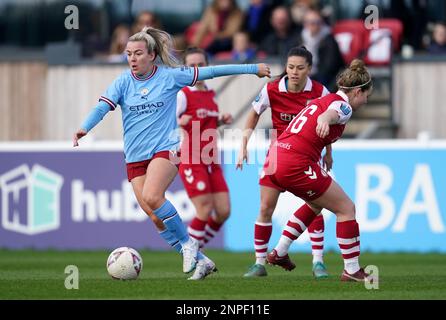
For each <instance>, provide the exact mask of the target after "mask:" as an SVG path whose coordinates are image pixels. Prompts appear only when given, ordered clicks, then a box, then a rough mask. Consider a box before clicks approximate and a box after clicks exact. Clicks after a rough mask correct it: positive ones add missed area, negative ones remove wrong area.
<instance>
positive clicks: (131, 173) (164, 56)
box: [73, 27, 270, 273]
mask: <svg viewBox="0 0 446 320" xmlns="http://www.w3.org/2000/svg"><path fill="white" fill-rule="evenodd" d="M125 51H126V53H127V60H128V65H129V67H130V69H129V70H126V71H124V72H123V73H122V74H121V75H120V76H118V77H117V78H116V79H115V80H114V81H113V83H112V84H111V85H110V86H109V87H108V89H107V90H106V91H105V93H104V94H103V95H102V96H101V97H100V98H99V103H98V104H97V106H96V107H95V108H94V109H93V110H92V111H91V112H90V114H89V115H88V116H87V118H86V119H85V121H84V122H83V123H82V125H81V127H80V129H79V130H78V131H77V132H76V133H75V134H74V137H73V145H74V146H78V140H79V139H81V138H82V137H84V136H85V135H86V134H87V133H88V132H89V131H90V130H91V129H93V127H94V126H96V125H97V124H98V123H99V122H100V121H101V120H102V118H103V117H104V116H105V115H106V114H107V113H108V112H109V111H111V110H115V108H116V107H117V106H118V105H120V107H121V112H122V124H123V130H124V133H123V136H124V154H125V162H126V165H127V176H128V180H129V181H130V182H131V184H132V187H133V191H134V193H135V196H136V198H137V200H138V203H139V205H140V206H141V208H142V209H143V210H144V211H145V212H146V213H147V214H148V215H149V216H150V218H151V219H152V221H153V222H154V223H155V225H156V227H157V228H158V230H159V232H160V234H161V236H162V237H163V238H164V239H165V240H166V241H167V242H168V243H169V244H171V245H172V246H173V247H175V248H176V249H177V250H178V251H180V250H181V251H182V254H183V272H185V273H189V272H191V271H192V270H194V269H195V266H196V264H197V260H199V259H203V258H204V257H203V256H202V254H200V253H199V252H198V242H197V241H195V240H194V239H192V238H190V237H189V235H188V233H187V230H186V228H185V227H184V225H183V222H182V220H181V218H180V216H179V215H178V213H177V209H176V208H175V207H174V206H173V205H172V203H171V202H170V201H169V200H167V199H166V198H165V192H166V190H167V188H168V187H169V185H170V184H171V183H172V181H173V179H174V178H175V176H176V174H177V171H178V169H177V166H176V164H177V163H178V159H177V157H175V155H176V152H177V150H178V146H179V138H178V135H177V134H174V133H175V132H176V129H177V119H176V97H177V93H178V91H180V90H181V88H183V87H184V86H193V85H195V83H196V82H197V81H198V80H205V79H210V78H214V77H220V76H226V75H232V74H256V75H257V76H259V77H264V76H269V75H270V71H269V67H268V66H267V65H266V64H262V63H260V64H246V65H222V66H212V67H202V68H198V67H194V68H189V67H185V66H179V65H178V62H177V60H176V59H175V57H174V55H173V52H174V49H173V42H172V38H171V36H170V35H169V34H168V33H167V32H165V31H162V30H159V29H155V28H151V27H145V28H144V29H143V30H142V31H141V32H138V33H136V34H134V35H133V36H131V37H130V38H129V41H128V43H127V46H126V50H125ZM158 57H159V60H160V62H161V63H155V60H156V59H157V58H158Z"/></svg>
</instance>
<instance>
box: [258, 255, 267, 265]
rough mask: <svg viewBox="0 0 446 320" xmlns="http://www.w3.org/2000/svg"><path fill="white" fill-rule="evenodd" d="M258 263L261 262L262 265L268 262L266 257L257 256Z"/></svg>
mask: <svg viewBox="0 0 446 320" xmlns="http://www.w3.org/2000/svg"><path fill="white" fill-rule="evenodd" d="M256 264H261V265H262V266H264V265H265V264H266V258H265V257H262V258H256Z"/></svg>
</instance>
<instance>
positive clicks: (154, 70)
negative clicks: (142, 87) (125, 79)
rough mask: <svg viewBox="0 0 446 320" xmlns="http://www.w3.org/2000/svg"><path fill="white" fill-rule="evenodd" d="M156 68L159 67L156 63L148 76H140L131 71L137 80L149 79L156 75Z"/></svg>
mask: <svg viewBox="0 0 446 320" xmlns="http://www.w3.org/2000/svg"><path fill="white" fill-rule="evenodd" d="M156 70H158V67H157V66H156V65H154V66H153V68H152V72H150V73H149V74H148V75H146V76H142V77H138V76H137V75H136V74H134V73H133V72H132V71H130V73H131V74H132V77H133V79H135V80H138V81H147V80H149V79H150V78H152V77H153V76H154V75H155V73H156Z"/></svg>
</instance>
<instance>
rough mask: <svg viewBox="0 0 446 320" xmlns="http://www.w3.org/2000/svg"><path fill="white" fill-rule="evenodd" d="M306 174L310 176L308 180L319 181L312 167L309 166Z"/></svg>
mask: <svg viewBox="0 0 446 320" xmlns="http://www.w3.org/2000/svg"><path fill="white" fill-rule="evenodd" d="M304 173H305V174H306V175H308V178H310V179H311V180H315V179H317V174H316V171H313V168H311V166H308V170H307V171H304Z"/></svg>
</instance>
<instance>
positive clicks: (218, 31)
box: [192, 0, 243, 54]
mask: <svg viewBox="0 0 446 320" xmlns="http://www.w3.org/2000/svg"><path fill="white" fill-rule="evenodd" d="M242 23H243V12H242V11H241V10H240V8H239V7H238V6H237V3H236V2H235V0H214V1H213V2H212V4H211V5H210V6H208V7H207V8H206V10H205V12H204V14H203V16H202V17H201V20H200V26H199V27H198V30H197V32H196V34H195V36H194V38H193V41H192V46H195V47H200V44H201V42H202V40H203V39H204V38H205V36H206V35H207V34H212V35H213V38H214V40H213V41H212V42H211V44H210V45H209V46H208V47H207V48H204V49H206V51H208V52H209V53H210V54H215V53H217V52H221V51H229V50H231V48H232V37H233V36H234V34H235V33H236V32H237V31H239V30H240V29H241V26H242Z"/></svg>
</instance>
